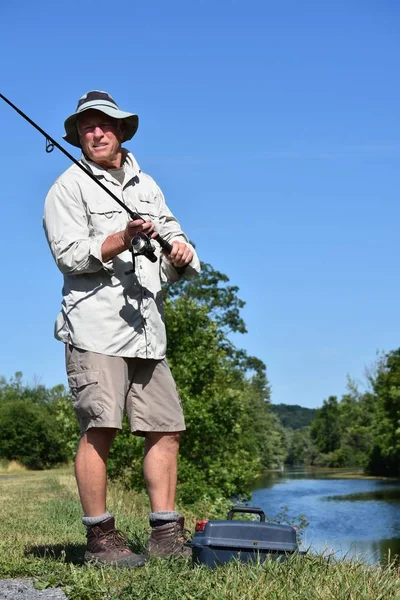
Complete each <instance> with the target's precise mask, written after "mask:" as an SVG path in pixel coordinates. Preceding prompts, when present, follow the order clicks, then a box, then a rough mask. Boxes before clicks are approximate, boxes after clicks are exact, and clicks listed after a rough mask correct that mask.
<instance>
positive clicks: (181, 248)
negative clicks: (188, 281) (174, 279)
mask: <svg viewBox="0 0 400 600" xmlns="http://www.w3.org/2000/svg"><path fill="white" fill-rule="evenodd" d="M168 258H169V259H170V261H171V262H172V264H173V265H174V267H186V265H188V264H189V263H190V261H191V260H192V258H193V250H191V249H190V247H189V246H188V245H187V244H185V242H176V241H175V242H172V251H171V254H169V256H168Z"/></svg>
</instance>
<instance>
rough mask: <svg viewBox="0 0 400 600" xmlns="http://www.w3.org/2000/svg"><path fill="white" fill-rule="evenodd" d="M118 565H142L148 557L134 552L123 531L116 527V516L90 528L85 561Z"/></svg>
mask: <svg viewBox="0 0 400 600" xmlns="http://www.w3.org/2000/svg"><path fill="white" fill-rule="evenodd" d="M89 561H92V562H94V563H97V564H101V565H114V566H116V567H142V566H143V565H144V564H145V562H146V559H145V558H144V556H141V555H140V554H134V553H133V552H132V550H131V549H130V548H129V546H128V539H127V537H126V535H125V534H124V533H122V531H118V529H115V521H114V517H109V518H108V519H106V520H105V521H102V522H101V523H98V524H97V525H93V526H92V527H89V528H88V532H87V546H86V552H85V562H89Z"/></svg>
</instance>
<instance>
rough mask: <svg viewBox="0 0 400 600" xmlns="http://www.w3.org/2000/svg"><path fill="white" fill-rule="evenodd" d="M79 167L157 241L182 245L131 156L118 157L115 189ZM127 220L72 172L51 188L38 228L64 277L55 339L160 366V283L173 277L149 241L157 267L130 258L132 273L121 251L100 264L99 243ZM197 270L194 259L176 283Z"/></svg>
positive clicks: (95, 168) (108, 179)
mask: <svg viewBox="0 0 400 600" xmlns="http://www.w3.org/2000/svg"><path fill="white" fill-rule="evenodd" d="M81 162H82V164H83V165H84V166H85V167H86V168H88V169H90V170H91V171H92V173H93V174H94V175H95V176H96V178H98V179H99V180H100V181H101V182H102V183H103V184H104V185H105V186H106V187H107V188H109V189H110V190H111V191H112V192H113V193H114V194H115V195H116V196H117V197H118V198H120V199H121V200H122V201H123V202H124V203H125V204H126V205H127V206H128V207H129V208H130V209H132V210H134V211H136V212H138V213H139V214H140V216H141V217H143V219H144V220H148V219H150V220H151V221H152V222H153V223H154V225H155V229H156V231H157V232H158V233H159V234H160V235H161V236H162V237H163V238H164V239H166V240H167V241H168V242H172V241H174V240H177V241H181V242H185V243H188V239H187V237H186V235H185V234H184V233H183V231H182V230H181V227H180V225H179V223H178V221H177V220H176V218H175V217H174V215H173V214H172V213H171V211H170V210H169V209H168V207H167V205H166V203H165V200H164V196H163V194H162V192H161V190H160V188H159V187H158V185H157V184H156V183H155V182H154V180H153V179H152V178H151V177H149V176H148V175H146V174H144V173H143V172H142V171H141V170H140V169H139V167H138V164H137V162H136V160H135V158H134V157H133V155H132V154H131V153H129V152H127V151H126V150H124V163H123V166H124V172H125V178H124V181H123V184H121V183H120V181H119V180H118V179H117V178H115V177H113V175H112V174H111V173H112V171H111V172H109V171H107V170H106V169H103V168H102V167H100V166H99V165H97V164H96V163H93V162H91V161H89V160H87V159H86V158H85V157H82V158H81ZM129 220H130V217H129V216H128V214H127V212H126V211H125V210H124V209H123V208H122V207H120V206H119V204H117V202H115V200H113V199H112V198H111V197H110V196H109V195H108V194H107V193H106V192H105V191H104V190H102V189H101V188H100V186H98V185H97V184H96V183H95V182H94V181H92V180H91V179H90V177H88V175H86V174H85V173H84V172H83V171H82V170H81V169H79V167H77V166H76V165H73V166H71V167H70V168H69V169H68V170H67V171H65V172H64V173H63V174H62V175H61V176H60V177H59V178H58V179H57V180H56V182H55V183H54V184H53V185H52V187H51V189H50V191H49V193H48V195H47V197H46V201H45V208H44V219H43V224H44V229H45V233H46V237H47V240H48V242H49V245H50V248H51V252H52V254H53V257H54V259H55V261H56V263H57V266H58V267H59V269H60V270H61V272H62V273H63V275H64V286H63V300H62V308H61V312H60V314H59V315H58V317H57V320H56V323H55V337H56V338H57V339H59V340H61V341H63V342H65V343H69V344H72V345H73V346H75V347H77V348H81V349H83V350H91V351H93V352H98V353H101V354H107V355H110V356H124V357H138V358H152V359H162V358H164V356H165V353H166V332H165V324H164V314H163V302H162V293H161V281H167V280H168V281H176V280H177V279H178V278H179V274H178V272H177V270H176V269H175V268H174V266H173V265H172V263H171V262H170V261H169V260H168V258H167V257H166V256H165V255H164V253H162V252H161V249H160V247H159V245H158V244H157V242H153V243H154V246H155V248H156V255H157V258H158V260H157V262H156V263H152V262H150V261H149V260H148V259H147V258H146V257H144V256H138V257H136V259H135V273H134V274H133V273H132V254H131V252H130V251H129V250H126V251H124V252H122V253H121V254H119V255H118V256H116V257H115V258H113V259H112V260H109V261H107V262H103V260H102V253H101V247H102V244H103V242H104V240H105V239H106V238H107V237H108V236H109V235H110V234H112V233H115V232H117V231H122V230H124V229H125V227H126V224H127V222H128V221H129ZM189 245H190V244H189ZM192 249H193V248H192ZM199 270H200V262H199V259H198V257H197V254H196V253H195V254H194V258H193V260H192V261H191V263H190V264H189V265H188V266H187V267H186V269H185V271H184V276H185V277H192V276H195V275H197V273H198V272H199Z"/></svg>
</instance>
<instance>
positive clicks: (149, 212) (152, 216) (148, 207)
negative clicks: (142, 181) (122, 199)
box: [135, 199, 160, 229]
mask: <svg viewBox="0 0 400 600" xmlns="http://www.w3.org/2000/svg"><path fill="white" fill-rule="evenodd" d="M135 206H136V209H135V210H136V212H138V213H139V215H140V216H141V217H142V219H144V220H145V221H151V222H152V223H154V225H155V227H156V229H157V226H158V225H159V223H160V219H159V216H158V214H157V211H156V206H155V204H154V202H150V201H147V200H143V199H140V200H137V201H136V203H135Z"/></svg>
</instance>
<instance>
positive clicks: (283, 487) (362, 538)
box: [249, 469, 400, 564]
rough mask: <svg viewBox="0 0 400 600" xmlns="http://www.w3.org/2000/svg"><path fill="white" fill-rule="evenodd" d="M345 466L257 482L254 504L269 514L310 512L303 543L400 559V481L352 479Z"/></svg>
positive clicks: (337, 552)
mask: <svg viewBox="0 0 400 600" xmlns="http://www.w3.org/2000/svg"><path fill="white" fill-rule="evenodd" d="M344 475H345V471H339V472H338V471H335V477H334V478H332V470H329V471H327V470H325V471H323V470H314V469H298V470H297V469H292V470H286V471H283V472H282V473H268V474H267V475H263V476H262V477H260V478H259V480H258V481H257V485H256V487H255V489H254V490H253V493H252V498H251V502H249V504H251V505H252V506H258V507H259V508H262V510H263V511H264V512H265V514H266V515H267V517H270V518H271V517H274V516H276V515H278V514H279V513H282V510H283V507H287V509H288V510H287V516H288V519H289V520H295V521H296V520H298V518H299V516H300V515H304V516H305V518H306V519H307V521H308V523H309V524H308V526H307V527H306V528H305V529H304V530H303V531H302V543H303V547H304V548H306V549H308V550H309V551H310V552H312V553H316V552H317V553H324V555H329V554H333V555H334V556H335V557H337V558H343V557H348V558H353V557H357V558H360V559H361V560H363V561H364V562H367V563H369V564H372V563H376V562H385V561H386V560H387V557H388V555H390V556H391V557H392V558H394V557H395V555H397V558H400V481H384V480H380V479H356V478H354V479H352V478H348V477H344Z"/></svg>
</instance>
